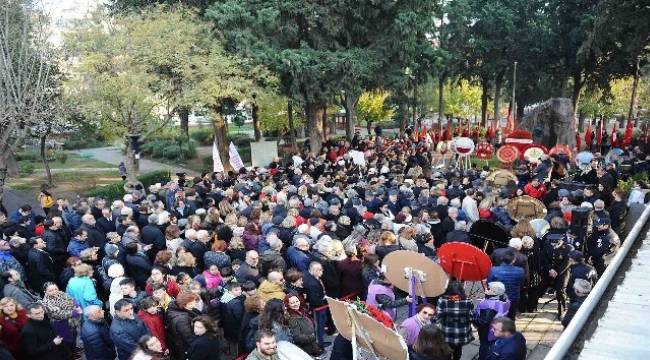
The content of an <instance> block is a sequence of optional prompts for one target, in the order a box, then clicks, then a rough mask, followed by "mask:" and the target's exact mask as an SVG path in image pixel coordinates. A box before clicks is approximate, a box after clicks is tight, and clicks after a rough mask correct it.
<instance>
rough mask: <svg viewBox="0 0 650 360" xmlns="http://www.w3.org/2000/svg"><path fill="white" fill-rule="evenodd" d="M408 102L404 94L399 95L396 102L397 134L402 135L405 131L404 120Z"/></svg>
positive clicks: (406, 114)
mask: <svg viewBox="0 0 650 360" xmlns="http://www.w3.org/2000/svg"><path fill="white" fill-rule="evenodd" d="M408 108H409V106H408V103H407V101H406V99H405V97H404V95H403V94H402V95H400V97H399V100H398V104H397V122H398V123H399V135H400V136H402V135H404V133H405V132H406V122H407V121H408V120H407V117H408Z"/></svg>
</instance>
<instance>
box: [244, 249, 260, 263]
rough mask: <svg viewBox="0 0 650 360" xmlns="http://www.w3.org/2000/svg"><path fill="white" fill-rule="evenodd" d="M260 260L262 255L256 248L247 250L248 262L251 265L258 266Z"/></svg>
mask: <svg viewBox="0 0 650 360" xmlns="http://www.w3.org/2000/svg"><path fill="white" fill-rule="evenodd" d="M259 261H260V255H259V254H258V253H257V251H255V250H249V251H247V252H246V263H247V264H248V265H250V266H253V267H255V266H257V263H258V262H259Z"/></svg>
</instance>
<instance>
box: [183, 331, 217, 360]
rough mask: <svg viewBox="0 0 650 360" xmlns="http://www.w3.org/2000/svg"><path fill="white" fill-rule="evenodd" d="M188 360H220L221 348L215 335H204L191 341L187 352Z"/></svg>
mask: <svg viewBox="0 0 650 360" xmlns="http://www.w3.org/2000/svg"><path fill="white" fill-rule="evenodd" d="M187 359H188V360H220V359H221V346H220V345H219V339H218V338H217V336H216V335H215V334H212V333H205V334H203V335H201V336H197V337H195V338H194V340H192V343H191V344H190V349H189V351H188V356H187Z"/></svg>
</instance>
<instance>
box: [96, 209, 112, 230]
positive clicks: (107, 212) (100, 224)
mask: <svg viewBox="0 0 650 360" xmlns="http://www.w3.org/2000/svg"><path fill="white" fill-rule="evenodd" d="M97 228H98V229H99V230H101V231H102V232H103V233H104V234H108V233H109V232H115V230H116V228H115V219H114V218H113V212H112V211H111V209H108V208H105V209H102V216H101V217H100V218H98V219H97Z"/></svg>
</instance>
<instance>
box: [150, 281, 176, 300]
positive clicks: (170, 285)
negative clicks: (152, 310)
mask: <svg viewBox="0 0 650 360" xmlns="http://www.w3.org/2000/svg"><path fill="white" fill-rule="evenodd" d="M165 289H167V294H169V296H171V297H173V298H174V299H176V297H177V296H178V294H179V293H180V292H181V287H180V286H178V283H176V281H175V280H172V279H169V280H167V283H166V284H165ZM144 292H146V293H147V295H149V296H151V294H153V286H151V281H150V280H147V285H145V287H144Z"/></svg>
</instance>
